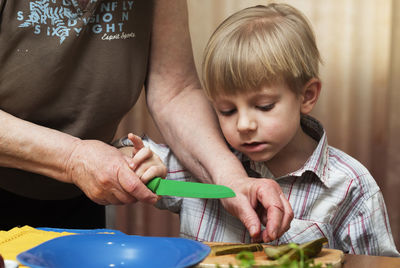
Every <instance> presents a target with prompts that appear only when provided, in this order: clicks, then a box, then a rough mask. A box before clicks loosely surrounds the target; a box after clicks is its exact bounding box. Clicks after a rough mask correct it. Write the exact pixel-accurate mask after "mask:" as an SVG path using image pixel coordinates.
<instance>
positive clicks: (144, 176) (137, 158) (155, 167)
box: [128, 133, 167, 184]
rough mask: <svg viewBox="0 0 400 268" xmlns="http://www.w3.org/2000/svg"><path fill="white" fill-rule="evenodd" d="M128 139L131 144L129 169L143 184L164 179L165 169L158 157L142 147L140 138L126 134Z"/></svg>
mask: <svg viewBox="0 0 400 268" xmlns="http://www.w3.org/2000/svg"><path fill="white" fill-rule="evenodd" d="M128 139H130V140H131V141H132V143H133V151H132V161H131V162H130V167H131V168H132V170H134V171H135V173H136V175H138V176H139V178H140V179H141V180H142V182H144V183H145V184H146V183H147V182H149V181H150V180H152V179H154V178H155V177H162V178H165V177H166V176H167V167H166V166H165V165H164V163H163V162H162V160H161V159H160V157H159V156H158V155H156V154H155V153H153V151H152V150H150V149H149V148H148V147H144V145H143V141H142V139H141V138H140V137H138V136H136V135H133V134H132V133H129V134H128Z"/></svg>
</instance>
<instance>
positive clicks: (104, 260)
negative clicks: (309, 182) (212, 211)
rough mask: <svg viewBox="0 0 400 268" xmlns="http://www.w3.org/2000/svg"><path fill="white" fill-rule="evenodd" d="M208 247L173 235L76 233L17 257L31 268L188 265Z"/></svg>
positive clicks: (202, 256)
mask: <svg viewBox="0 0 400 268" xmlns="http://www.w3.org/2000/svg"><path fill="white" fill-rule="evenodd" d="M209 253H210V247H208V246H207V245H204V244H202V243H200V242H197V241H193V240H189V239H185V238H174V237H145V236H131V235H118V234H117V235H115V234H78V235H69V236H62V237H58V238H55V239H52V240H49V241H47V242H44V243H42V244H40V245H38V246H36V247H34V248H32V249H30V250H27V251H25V252H22V253H21V254H19V255H18V256H17V259H18V261H19V262H20V263H21V264H23V265H26V266H29V267H33V268H44V267H46V268H47V267H57V268H66V267H87V268H89V267H96V268H98V267H157V268H159V267H166V268H167V267H174V268H175V267H189V266H193V265H195V264H197V263H199V262H201V261H202V260H203V259H204V258H205V257H207V255H208V254H209Z"/></svg>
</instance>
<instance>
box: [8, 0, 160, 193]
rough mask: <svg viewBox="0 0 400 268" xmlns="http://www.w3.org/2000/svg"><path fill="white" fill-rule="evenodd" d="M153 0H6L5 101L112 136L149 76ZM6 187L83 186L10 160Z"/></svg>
mask: <svg viewBox="0 0 400 268" xmlns="http://www.w3.org/2000/svg"><path fill="white" fill-rule="evenodd" d="M152 6H153V3H152V1H149V0H135V1H128V0H121V1H111V0H90V1H88V5H87V7H86V8H83V7H81V6H79V3H78V1H76V0H31V1H28V0H0V62H1V64H0V109H2V110H3V111H5V112H7V113H10V114H12V115H14V116H16V117H19V118H21V119H24V120H27V121H30V122H33V123H35V124H38V125H42V126H46V127H49V128H53V129H57V130H60V131H62V132H65V133H68V134H71V135H73V136H76V137H79V138H82V139H99V140H102V141H104V142H110V141H111V139H112V138H113V136H114V133H115V130H116V128H117V126H118V124H119V122H120V120H121V118H122V117H123V115H124V114H125V113H126V112H127V111H129V109H130V108H131V107H132V106H133V104H134V103H135V102H136V100H137V98H138V96H139V94H140V90H141V88H142V86H143V83H144V80H145V76H146V71H147V61H148V51H149V42H150V34H151V24H152V10H153V9H152ZM21 183H23V185H25V186H24V187H22V188H23V189H21ZM0 187H2V188H4V189H6V190H9V191H12V192H15V193H18V194H21V195H24V196H29V197H34V198H43V199H46V198H50V199H52V198H57V199H58V198H65V197H69V196H71V195H72V196H73V195H76V194H77V191H76V189H74V186H72V185H66V184H62V183H58V182H56V181H54V180H50V179H47V178H44V177H42V176H38V175H35V174H30V173H27V172H24V171H19V170H14V169H8V168H1V169H0ZM32 187H33V188H32ZM43 187H44V188H45V189H42V188H43ZM34 189H37V190H34Z"/></svg>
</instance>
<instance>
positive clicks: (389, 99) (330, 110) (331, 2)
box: [109, 0, 400, 245]
mask: <svg viewBox="0 0 400 268" xmlns="http://www.w3.org/2000/svg"><path fill="white" fill-rule="evenodd" d="M268 2H269V1H255V0H254V1H249V0H247V1H244V0H189V1H188V4H189V14H190V28H191V34H192V41H193V50H194V55H195V60H196V64H197V67H198V70H200V68H199V67H200V64H201V56H202V52H203V48H204V46H205V44H206V42H207V40H208V37H209V36H210V35H211V33H212V32H213V30H214V29H215V27H216V26H217V25H218V24H219V23H220V22H221V21H222V20H223V19H224V18H225V17H226V16H228V15H229V14H231V13H233V12H235V11H237V10H239V9H242V8H244V7H248V6H252V5H256V4H266V3H268ZM279 2H287V3H289V4H292V5H293V6H295V7H297V8H299V9H300V10H301V11H303V12H304V13H305V14H306V15H307V16H308V18H309V19H310V21H311V23H312V25H313V27H314V30H315V33H316V36H317V42H318V45H319V48H320V51H321V54H322V57H323V61H324V64H323V66H322V67H321V79H322V82H323V89H322V93H321V97H320V100H319V103H318V105H317V107H316V109H315V110H314V112H313V114H314V116H316V117H317V118H318V119H319V120H320V121H321V122H322V123H323V124H324V126H325V128H326V130H327V134H328V141H329V143H330V144H331V145H333V146H335V147H337V148H339V149H341V150H343V151H345V152H347V153H348V154H350V155H352V156H353V157H355V158H357V159H358V160H359V161H360V162H362V163H363V164H364V165H365V166H366V167H367V168H368V169H369V170H370V171H371V173H372V175H373V176H374V177H375V179H376V181H377V183H378V184H379V186H380V187H381V189H382V191H383V194H384V197H385V200H386V205H387V208H388V211H389V217H390V222H391V227H392V231H393V236H394V238H395V241H396V243H397V245H400V210H399V209H397V208H396V205H397V204H399V203H400V195H399V194H398V193H397V192H398V191H400V179H399V177H400V139H399V137H400V119H399V118H398V117H397V116H400V92H399V91H398V90H399V86H400V78H399V76H400V51H399V48H400V18H399V14H400V2H399V1H397V0H292V1H279ZM128 131H136V132H137V133H139V134H141V133H143V132H145V133H146V134H148V135H149V136H151V137H152V138H154V139H156V140H157V141H160V142H162V139H161V136H160V134H159V133H158V132H157V130H156V128H155V127H154V125H153V123H152V122H151V120H150V117H149V116H148V114H147V111H146V108H145V103H144V100H143V97H142V98H141V100H140V101H139V102H138V103H137V105H136V107H135V108H134V109H133V110H132V112H131V113H130V114H129V115H127V117H126V118H125V120H124V121H123V122H122V123H121V128H120V131H119V134H118V135H124V134H126V133H127V132H128ZM109 211H110V212H109V220H110V221H109V222H110V226H113V227H116V228H119V229H121V230H123V231H125V232H127V233H130V234H143V235H167V236H168V235H170V236H176V235H178V225H179V219H178V217H177V216H176V215H172V214H170V213H168V212H166V213H165V212H162V213H161V212H159V211H157V210H155V209H153V208H151V207H148V206H143V205H140V204H135V205H131V206H124V207H118V208H110V209H109Z"/></svg>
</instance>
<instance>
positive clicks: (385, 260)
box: [342, 254, 400, 268]
mask: <svg viewBox="0 0 400 268" xmlns="http://www.w3.org/2000/svg"><path fill="white" fill-rule="evenodd" d="M395 267H396V268H399V267H400V258H391V257H378V256H366V255H352V254H345V256H344V263H343V266H342V268H395Z"/></svg>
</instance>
